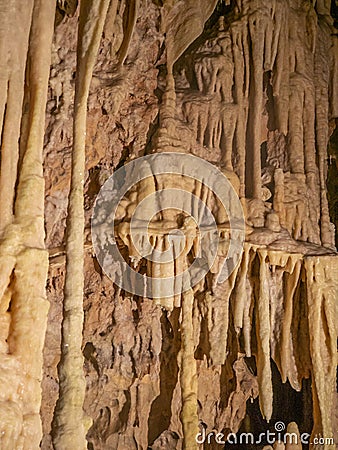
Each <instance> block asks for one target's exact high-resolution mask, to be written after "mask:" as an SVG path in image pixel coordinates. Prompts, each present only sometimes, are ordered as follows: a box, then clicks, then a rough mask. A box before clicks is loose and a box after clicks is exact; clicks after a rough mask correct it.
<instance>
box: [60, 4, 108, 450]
mask: <svg viewBox="0 0 338 450" xmlns="http://www.w3.org/2000/svg"><path fill="white" fill-rule="evenodd" d="M108 7H109V0H101V1H99V2H92V1H91V0H88V1H82V2H81V9H80V22H79V31H78V50H77V67H78V72H77V78H76V88H75V109H74V121H73V130H74V138H73V139H74V141H73V153H72V171H71V188H70V194H69V206H68V219H67V220H68V229H67V241H66V255H67V261H66V279H65V296H64V303H63V322H62V344H61V345H62V354H61V360H60V363H59V367H58V372H59V400H58V403H57V406H56V409H55V412H54V423H53V427H54V436H53V443H54V447H55V448H56V449H60V450H61V449H62V450H63V449H65V448H71V447H76V448H78V449H84V448H86V447H87V444H86V433H87V431H88V428H89V423H88V420H86V418H85V417H84V414H83V402H84V396H85V379H84V373H83V355H82V328H83V285H84V274H83V269H84V268H83V256H84V248H83V247H84V207H83V198H84V197H83V195H84V191H83V185H84V180H85V145H86V119H87V100H88V94H89V86H90V82H91V78H92V74H93V69H94V64H95V60H96V55H97V52H98V48H99V44H100V39H101V35H102V30H103V26H104V21H105V18H106V15H107V10H108Z"/></svg>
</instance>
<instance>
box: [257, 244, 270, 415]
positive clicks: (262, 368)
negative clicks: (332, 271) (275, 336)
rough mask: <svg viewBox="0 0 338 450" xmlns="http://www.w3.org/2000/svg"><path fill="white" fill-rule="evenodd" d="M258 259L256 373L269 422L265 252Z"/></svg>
mask: <svg viewBox="0 0 338 450" xmlns="http://www.w3.org/2000/svg"><path fill="white" fill-rule="evenodd" d="M258 255H259V259H260V271H259V296H258V299H257V300H258V301H257V300H256V301H257V303H256V334H257V375H258V383H259V405H260V408H261V412H262V415H263V417H264V418H265V419H266V420H267V421H268V422H269V420H270V419H271V415H272V395H273V394H272V378H271V366H270V307H269V303H270V302H269V300H270V299H269V295H268V285H267V283H268V279H267V262H266V257H267V252H266V251H265V250H261V251H259V253H258Z"/></svg>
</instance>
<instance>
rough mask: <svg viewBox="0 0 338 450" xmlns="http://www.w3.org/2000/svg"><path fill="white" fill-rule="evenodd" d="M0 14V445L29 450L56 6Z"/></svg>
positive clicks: (25, 6)
mask: <svg viewBox="0 0 338 450" xmlns="http://www.w3.org/2000/svg"><path fill="white" fill-rule="evenodd" d="M0 14H1V29H0V46H1V47H0V53H1V65H2V66H1V71H2V72H1V94H0V95H1V100H0V126H1V130H2V146H1V177H0V205H1V207H0V219H1V227H0V230H1V244H0V321H1V335H0V339H1V341H0V342H1V344H0V348H1V350H0V380H1V388H0V447H1V448H2V449H4V450H7V449H8V450H12V449H27V450H28V449H32V448H38V447H39V443H40V440H41V437H42V429H41V423H40V415H39V412H40V404H41V387H40V383H41V379H42V349H43V344H44V338H45V332H46V326H47V314H48V302H47V299H46V293H45V283H46V278H47V271H48V252H47V251H46V250H45V247H44V179H43V166H42V164H43V157H42V149H43V136H44V117H45V105H46V99H47V88H48V78H49V66H50V48H51V43H52V35H53V23H54V14H55V6H54V5H53V4H52V2H44V1H39V0H36V1H29V2H27V1H20V0H18V1H13V2H1V4H0ZM18 22H19V23H20V32H18V26H17V23H18ZM26 64H27V68H26ZM25 80H26V85H25V84H24V82H25ZM22 111H23V113H21V112H22ZM20 126H21V130H20ZM20 131H21V134H20ZM19 136H20V145H19Z"/></svg>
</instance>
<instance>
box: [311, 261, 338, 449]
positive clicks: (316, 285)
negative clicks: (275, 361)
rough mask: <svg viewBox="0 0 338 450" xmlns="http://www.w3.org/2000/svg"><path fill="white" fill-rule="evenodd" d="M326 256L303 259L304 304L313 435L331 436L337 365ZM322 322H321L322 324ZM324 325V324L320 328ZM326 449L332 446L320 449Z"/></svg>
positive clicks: (332, 278) (332, 277)
mask: <svg viewBox="0 0 338 450" xmlns="http://www.w3.org/2000/svg"><path fill="white" fill-rule="evenodd" d="M331 262H332V259H331V258H330V257H322V258H321V259H320V260H319V259H318V257H308V258H306V259H305V270H306V287H307V301H308V309H309V316H308V320H309V331H310V354H311V361H312V366H313V403H314V428H313V432H312V434H313V436H316V435H319V434H321V435H322V436H325V437H328V438H330V437H332V425H331V415H332V408H333V394H332V393H333V392H334V386H335V372H336V366H337V351H336V337H337V329H336V327H337V306H336V299H337V288H336V286H335V283H336V280H337V275H338V274H337V269H335V270H332V267H331ZM323 322H324V323H323ZM324 324H325V325H324ZM314 448H324V450H326V449H327V450H329V449H332V450H333V448H334V445H324V447H321V445H320V444H319V445H318V446H314Z"/></svg>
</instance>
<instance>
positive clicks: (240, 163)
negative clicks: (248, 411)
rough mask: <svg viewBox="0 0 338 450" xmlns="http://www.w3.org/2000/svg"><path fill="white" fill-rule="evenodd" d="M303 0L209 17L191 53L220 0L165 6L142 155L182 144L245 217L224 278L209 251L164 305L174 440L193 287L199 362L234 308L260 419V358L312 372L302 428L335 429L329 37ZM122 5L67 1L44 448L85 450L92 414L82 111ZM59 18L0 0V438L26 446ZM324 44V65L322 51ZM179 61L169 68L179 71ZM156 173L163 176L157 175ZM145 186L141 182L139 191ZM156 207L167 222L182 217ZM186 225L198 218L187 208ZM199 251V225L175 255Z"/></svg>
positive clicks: (263, 377) (194, 389)
mask: <svg viewBox="0 0 338 450" xmlns="http://www.w3.org/2000/svg"><path fill="white" fill-rule="evenodd" d="M62 3H63V2H60V4H62ZM312 3H314V4H312ZM312 3H310V2H303V1H300V0H299V1H298V0H290V1H287V0H274V1H272V2H270V3H269V5H267V4H266V2H264V1H263V0H260V1H252V0H242V1H240V2H237V6H236V9H235V12H234V15H233V20H232V21H231V23H227V21H226V19H225V17H223V16H221V17H220V18H219V20H218V22H217V24H216V25H214V27H213V31H212V32H211V33H209V35H207V36H206V38H205V39H204V40H203V42H202V43H200V44H199V46H198V47H197V49H195V50H194V51H193V52H191V51H188V52H187V53H186V54H184V52H185V50H187V49H188V48H189V46H190V44H192V43H193V42H194V41H195V40H196V39H197V38H198V37H199V36H200V35H201V33H202V31H203V28H204V25H205V23H206V22H207V20H208V19H209V17H210V15H211V14H212V12H213V10H214V8H215V7H216V5H217V2H216V0H214V1H213V2H210V1H207V0H199V1H198V2H196V1H190V0H186V1H182V0H181V1H177V2H173V1H170V0H167V1H166V2H164V6H163V11H162V12H163V14H162V31H163V33H166V42H165V43H166V64H167V79H166V92H165V93H164V97H163V104H162V106H161V107H160V129H159V130H158V133H157V135H156V137H155V139H154V141H153V151H154V152H162V151H176V152H192V153H194V154H196V155H198V156H201V157H205V158H206V159H209V160H210V161H212V162H213V163H214V164H216V165H218V166H219V167H220V169H221V170H222V171H223V173H224V174H225V175H226V176H227V177H228V178H229V179H230V181H231V183H232V184H233V187H234V189H235V190H236V191H237V193H238V195H239V197H240V198H241V202H242V205H243V208H244V210H245V214H246V222H247V242H246V243H245V246H244V250H243V254H242V258H241V261H240V263H239V264H238V265H237V266H236V268H235V270H234V271H233V273H232V275H231V276H230V278H229V279H228V280H226V282H225V283H223V284H221V285H218V284H217V277H218V275H219V273H220V271H221V270H222V261H223V262H224V248H223V249H222V248H220V249H219V253H218V259H217V261H216V262H217V264H215V265H214V266H213V267H212V270H211V272H210V274H209V275H208V276H207V277H206V279H205V280H203V281H202V282H201V283H199V284H198V285H197V286H196V287H195V288H194V289H190V290H188V291H187V292H185V293H184V294H182V296H179V298H174V299H171V300H169V301H168V299H163V301H162V300H160V301H159V303H160V305H161V306H163V307H165V308H167V309H168V310H171V309H172V308H173V307H179V308H181V318H180V320H181V345H182V347H181V351H180V353H179V355H178V366H179V368H180V387H181V399H182V400H181V401H182V408H181V415H180V419H181V422H182V428H183V434H184V436H183V448H184V449H187V450H188V449H189V450H191V449H195V448H197V444H196V442H195V435H196V432H197V430H198V411H197V399H198V391H199V387H198V375H197V373H198V371H197V366H196V359H195V350H196V348H197V346H198V341H199V334H200V331H201V330H200V327H201V321H200V320H196V317H195V316H196V306H195V305H196V301H197V300H196V299H197V296H198V298H199V301H200V303H201V305H200V306H201V310H203V311H204V317H203V319H204V320H206V323H207V329H208V336H209V345H210V353H209V361H208V364H210V365H216V366H217V365H222V364H224V362H225V360H226V357H227V353H228V351H229V345H230V343H228V342H227V337H228V331H229V324H230V321H231V322H232V323H233V325H234V328H235V331H236V333H237V336H238V338H239V341H240V342H241V346H242V348H241V352H242V353H243V354H245V355H246V356H251V355H254V356H255V357H256V362H257V378H258V385H259V401H260V408H261V412H262V415H263V416H264V417H265V418H266V420H269V419H270V418H271V415H272V402H273V385H272V376H271V359H273V360H274V361H275V363H276V365H277V367H278V369H279V372H280V374H281V377H282V380H283V382H285V381H286V380H288V381H289V382H290V384H291V386H292V387H293V388H294V389H295V390H297V391H299V390H300V389H301V387H302V386H301V384H302V380H303V379H305V378H309V377H311V379H312V395H313V405H314V410H313V417H314V429H313V436H315V435H316V434H321V435H323V436H325V437H330V436H331V435H332V431H333V430H332V424H331V417H332V408H333V391H334V385H335V370H336V365H337V359H336V358H337V354H336V349H335V344H336V337H337V330H336V326H337V325H336V324H337V311H336V295H337V278H338V277H337V275H338V273H337V262H336V261H337V258H336V256H335V253H334V251H333V249H332V248H333V230H332V226H331V224H330V221H329V216H328V205H327V198H326V187H325V182H326V175H327V167H326V149H327V143H328V137H329V131H328V118H329V117H334V116H337V110H336V108H337V106H336V105H337V104H338V102H337V100H338V98H337V95H338V93H337V89H336V86H337V84H336V82H337V79H338V63H337V61H336V59H334V58H335V57H336V55H335V54H334V49H337V41H336V40H333V41H332V47H330V45H328V42H331V34H332V30H333V26H332V19H331V17H330V14H329V4H328V3H329V2H325V1H324V0H320V1H317V2H312ZM117 5H118V2H117V1H112V2H109V1H108V0H101V1H97V2H94V1H89V0H88V1H86V0H83V1H82V2H81V9H80V14H79V17H80V19H79V35H78V54H77V61H78V62H77V79H76V88H75V108H74V130H73V136H74V142H73V152H72V155H73V157H72V179H71V190H70V196H69V208H68V229H67V231H68V234H67V248H66V255H67V263H66V274H67V275H66V284H65V298H64V308H63V309H64V311H63V312H64V318H63V324H62V356H61V362H60V366H59V381H60V398H59V401H58V404H57V407H56V410H55V417H54V424H53V430H54V431H53V432H54V436H53V440H54V441H53V444H54V446H55V448H57V449H62V450H65V449H68V448H69V449H70V448H76V449H84V448H86V439H85V434H86V431H87V429H88V427H89V425H90V422H89V419H88V420H87V419H86V418H85V417H84V414H83V410H82V404H83V400H84V395H85V380H84V375H83V357H82V351H81V345H82V326H83V306H82V301H83V244H84V243H83V231H84V211H83V194H84V193H83V184H84V179H85V133H86V113H87V99H88V92H89V85H90V82H91V77H92V73H93V68H94V64H95V60H96V54H97V52H98V49H99V44H100V38H101V35H102V30H103V27H104V23H105V20H106V16H107V14H108V17H109V21H110V23H112V24H114V17H115V15H116V9H117ZM137 14H141V12H140V11H139V10H138V2H137V1H132V2H130V5H129V10H128V15H127V18H126V20H125V26H124V36H123V38H122V39H121V45H120V49H119V51H118V52H117V55H116V64H117V65H119V66H121V65H123V63H124V61H125V59H126V56H127V52H128V47H129V45H130V42H131V38H132V32H133V28H134V26H135V22H136V18H137ZM54 15H55V4H54V3H53V2H49V1H48V2H47V1H42V0H30V1H22V0H14V1H12V2H5V1H0V16H1V27H0V57H1V58H0V59H1V78H0V87H1V90H0V125H1V130H2V141H1V175H0V198H1V201H0V219H1V224H0V233H1V235H0V238H1V243H0V383H1V389H0V447H1V449H3V450H12V449H14V448H15V449H27V450H28V449H29V450H31V449H35V448H38V447H39V442H40V440H41V435H42V431H41V424H40V418H39V409H40V403H41V390H40V383H41V377H42V365H43V362H42V348H43V343H44V335H45V330H46V324H47V313H48V303H47V300H46V295H45V282H46V277H47V270H48V259H47V257H48V253H47V252H46V250H45V247H44V180H43V154H42V150H43V136H44V126H43V124H44V117H45V105H46V98H47V88H48V77H49V67H50V54H51V43H52V34H53V26H54ZM17 24H20V31H19V32H17ZM332 39H333V38H332ZM249 43H250V45H249ZM182 55H183V56H182ZM326 58H331V59H332V63H331V64H329V65H327V64H326V63H325V61H326ZM178 60H179V61H180V69H179V70H180V71H181V72H180V76H177V75H178V73H176V72H175V70H174V64H175V62H177V61H178ZM25 77H26V78H25ZM175 77H176V78H175ZM25 80H26V84H25ZM180 83H181V84H180ZM329 92H331V96H332V98H331V99H329ZM271 111H274V114H272V112H271ZM272 116H274V118H273V120H272V119H271V117H272ZM271 121H272V122H273V123H272V124H271ZM19 138H20V140H19ZM263 154H265V158H263V157H262V155H263ZM155 181H157V183H158V182H159V184H161V183H162V184H163V185H164V187H166V182H165V180H164V181H163V180H155ZM148 182H149V180H148ZM150 182H151V181H150ZM171 182H172V181H171ZM189 183H190V184H189ZM189 183H187V185H186V187H187V188H189V189H190V190H191V191H192V192H193V191H194V190H195V191H196V193H197V192H199V193H200V195H202V194H201V193H202V191H203V189H201V186H200V184H199V183H196V182H194V183H192V184H191V181H190V182H189ZM156 185H157V186H158V184H156V183H154V186H156ZM140 192H141V194H140ZM146 192H147V190H145V191H144V192H142V186H139V191H138V193H139V194H140V196H141V197H142V195H143V194H144V193H146ZM128 207H130V203H127V205H125V210H124V212H123V219H124V222H123V225H121V226H120V229H119V230H118V233H120V235H121V238H122V241H123V242H124V243H125V245H126V247H127V248H128V250H129V254H130V256H131V257H133V256H134V255H133V249H132V245H131V243H130V242H129V240H128V238H127V234H128V233H127V232H126V230H125V228H123V226H127V227H128V222H129V221H130V219H131V213H132V210H133V209H132V208H129V209H128ZM219 212H220V211H219ZM222 214H223V213H222V211H221V212H220V216H219V217H217V220H216V222H217V224H218V227H219V230H220V233H224V229H223V228H222V226H224V223H225V220H224V217H223V219H221V216H222ZM223 216H224V214H223ZM169 219H170V220H171V221H174V222H175V221H176V220H177V216H175V215H172V216H170V217H169ZM170 220H169V221H170ZM125 224H126V225H125ZM175 226H177V227H180V226H182V225H180V224H179V222H176V223H175ZM185 226H186V228H187V229H188V231H189V232H191V231H192V230H193V227H192V226H191V223H188V221H186V222H185ZM189 227H190V228H191V229H190V228H189ZM154 234H161V236H162V237H163V236H165V229H164V228H163V223H161V220H160V221H159V222H158V223H155V224H154ZM225 234H226V233H225ZM194 239H195V242H193V241H194ZM197 247H198V241H197V237H196V236H194V237H193V239H192V242H191V245H190V247H189V249H188V251H187V252H186V253H187V254H189V252H193V251H194V249H195V250H196V248H197ZM187 254H186V255H184V256H185V260H184V261H183V260H182V261H180V267H178V266H179V265H175V264H174V263H173V264H174V265H173V266H172V267H167V268H166V269H168V270H170V273H173V274H175V273H176V272H177V271H178V272H179V271H180V270H182V269H183V268H184V267H185V266H186V264H187V257H186V256H187ZM148 270H149V273H150V275H154V274H157V275H160V276H162V275H163V273H161V270H160V269H159V268H158V267H157V266H156V264H152V265H151V267H150V266H149V268H148ZM201 294H202V295H201ZM230 319H231V320H230ZM289 427H290V429H294V428H295V425H294V424H290V425H289ZM274 448H275V449H276V448H278V449H279V448H280V449H282V448H284V447H283V445H282V444H277V445H275V446H274ZM285 448H286V449H289V448H290V446H288V445H286V446H285ZM292 448H295V447H292ZM317 448H318V449H319V448H321V449H322V448H324V449H325V450H329V449H333V448H334V447H333V446H330V445H325V446H318V447H317Z"/></svg>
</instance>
